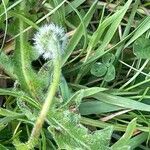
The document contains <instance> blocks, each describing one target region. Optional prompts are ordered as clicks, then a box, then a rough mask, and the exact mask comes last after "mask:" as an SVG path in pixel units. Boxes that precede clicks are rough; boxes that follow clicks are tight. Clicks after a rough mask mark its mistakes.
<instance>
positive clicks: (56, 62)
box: [27, 56, 61, 148]
mask: <svg viewBox="0 0 150 150" xmlns="http://www.w3.org/2000/svg"><path fill="white" fill-rule="evenodd" d="M59 60H60V59H59V56H58V57H57V58H55V59H54V60H53V63H54V74H53V81H52V84H51V86H50V87H49V90H48V91H49V92H48V94H47V97H46V99H45V102H44V104H43V107H42V110H41V112H40V115H39V117H38V118H37V121H36V123H35V125H34V128H33V130H32V133H31V136H30V138H29V141H28V142H27V144H28V147H32V148H33V147H34V146H35V144H36V141H37V140H38V137H39V136H40V132H41V129H42V125H43V123H44V120H45V118H46V116H47V114H48V112H49V108H50V106H51V104H52V100H53V98H54V96H55V93H56V91H57V88H58V85H59V80H60V75H61V67H60V66H61V65H60V61H59Z"/></svg>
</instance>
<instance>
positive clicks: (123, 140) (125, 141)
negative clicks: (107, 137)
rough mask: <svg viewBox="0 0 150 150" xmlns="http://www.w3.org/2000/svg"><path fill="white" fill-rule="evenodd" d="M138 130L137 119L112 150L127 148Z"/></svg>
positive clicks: (131, 123)
mask: <svg viewBox="0 0 150 150" xmlns="http://www.w3.org/2000/svg"><path fill="white" fill-rule="evenodd" d="M135 129H136V118H135V119H133V120H132V121H131V122H130V123H129V124H128V126H127V129H126V132H125V133H124V135H123V136H122V137H121V138H120V139H119V140H118V141H117V142H116V143H115V144H114V145H113V146H112V150H121V149H120V147H124V146H127V144H128V142H129V140H130V138H131V137H132V135H133V132H134V131H135Z"/></svg>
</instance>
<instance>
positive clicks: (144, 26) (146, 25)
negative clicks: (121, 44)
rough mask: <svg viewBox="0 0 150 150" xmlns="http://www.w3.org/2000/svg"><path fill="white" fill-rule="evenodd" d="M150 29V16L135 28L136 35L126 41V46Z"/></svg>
mask: <svg viewBox="0 0 150 150" xmlns="http://www.w3.org/2000/svg"><path fill="white" fill-rule="evenodd" d="M149 29H150V16H148V17H146V18H145V19H144V21H142V23H141V24H140V25H139V26H138V27H137V28H136V29H135V31H134V35H133V36H132V38H130V40H129V41H128V42H127V43H126V45H125V48H126V47H128V46H129V45H130V44H131V43H132V42H134V41H135V40H136V39H138V38H139V37H140V36H141V35H142V34H143V33H145V32H146V31H147V30H149Z"/></svg>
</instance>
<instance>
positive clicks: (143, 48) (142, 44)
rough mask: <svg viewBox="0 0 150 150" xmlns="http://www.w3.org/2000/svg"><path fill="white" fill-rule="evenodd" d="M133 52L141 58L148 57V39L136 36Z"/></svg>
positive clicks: (149, 56)
mask: <svg viewBox="0 0 150 150" xmlns="http://www.w3.org/2000/svg"><path fill="white" fill-rule="evenodd" d="M133 50H134V54H135V55H136V56H137V57H138V58H141V59H150V39H146V38H143V37H141V38H138V39H137V40H136V41H135V42H134V44H133Z"/></svg>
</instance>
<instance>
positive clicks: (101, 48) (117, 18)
mask: <svg viewBox="0 0 150 150" xmlns="http://www.w3.org/2000/svg"><path fill="white" fill-rule="evenodd" d="M131 2H132V0H128V1H127V2H126V4H125V5H124V7H122V9H121V10H119V11H118V12H116V14H114V18H113V22H112V23H111V25H110V27H109V28H108V29H107V32H106V34H105V37H104V40H103V42H102V44H101V45H100V46H99V47H98V49H97V50H96V51H95V53H94V55H92V56H91V57H90V58H89V59H88V60H87V62H86V63H85V64H88V63H91V62H93V61H95V60H97V59H98V58H100V57H101V56H103V55H104V54H105V53H106V52H105V51H104V50H105V49H106V47H107V45H108V44H109V42H110V41H111V40H112V38H113V36H114V34H115V32H116V30H117V29H118V26H119V24H120V22H121V20H122V19H123V17H124V15H125V13H126V11H127V10H128V8H129V6H130V4H131ZM85 64H84V65H85Z"/></svg>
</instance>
